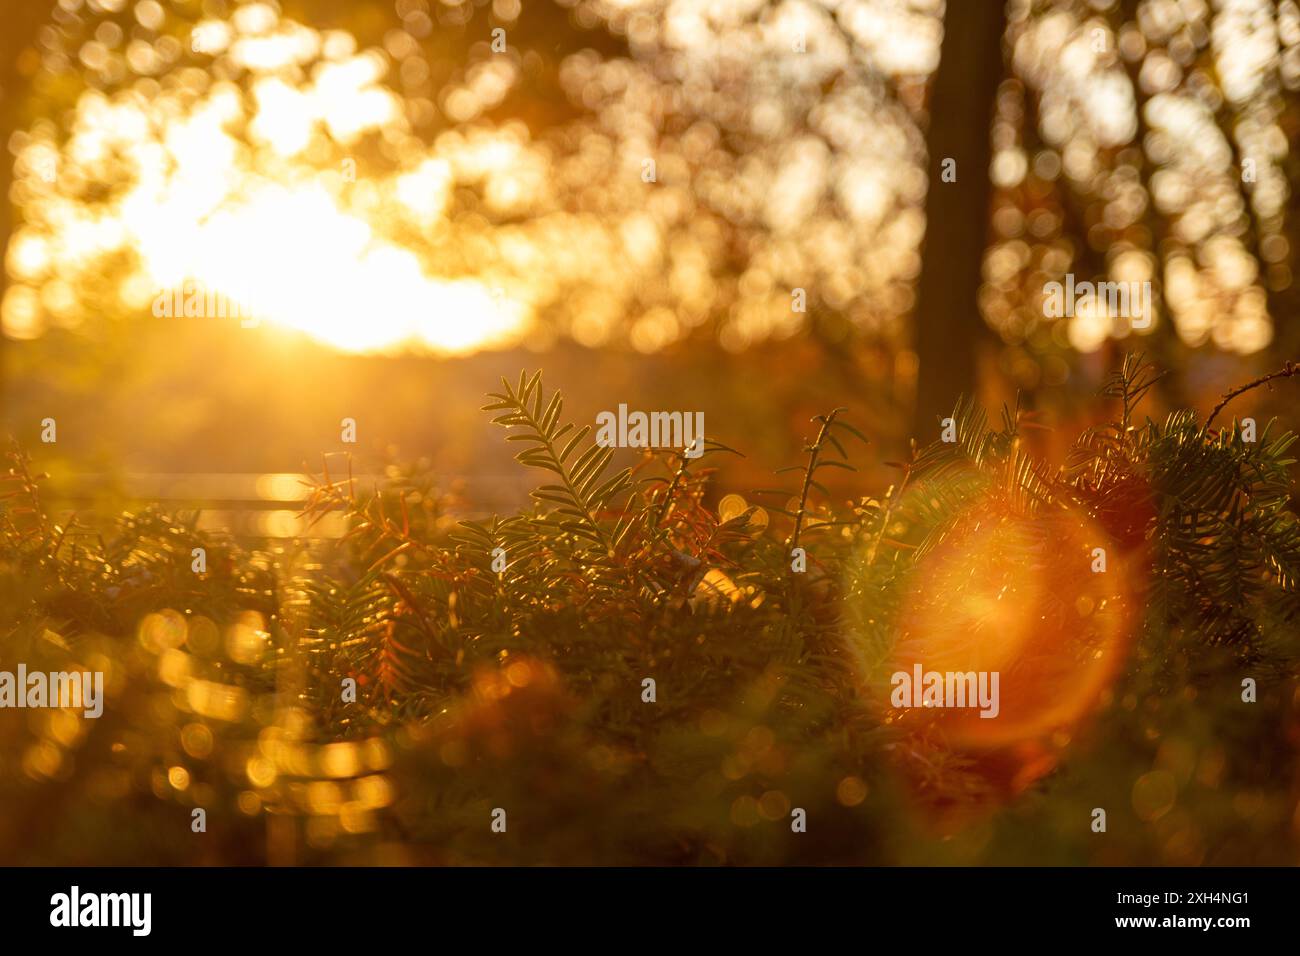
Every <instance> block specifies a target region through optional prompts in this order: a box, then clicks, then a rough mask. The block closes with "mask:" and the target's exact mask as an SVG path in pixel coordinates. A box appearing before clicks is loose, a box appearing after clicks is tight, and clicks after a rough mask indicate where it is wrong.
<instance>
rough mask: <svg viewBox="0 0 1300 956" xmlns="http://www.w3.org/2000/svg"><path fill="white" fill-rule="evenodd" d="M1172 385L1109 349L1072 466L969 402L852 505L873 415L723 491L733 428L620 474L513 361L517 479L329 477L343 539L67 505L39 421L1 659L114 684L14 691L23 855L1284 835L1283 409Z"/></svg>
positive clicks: (503, 401)
mask: <svg viewBox="0 0 1300 956" xmlns="http://www.w3.org/2000/svg"><path fill="white" fill-rule="evenodd" d="M1153 380H1154V376H1153V374H1152V372H1151V369H1150V368H1149V367H1148V366H1145V365H1143V364H1142V363H1141V362H1139V361H1137V360H1135V359H1130V360H1128V361H1126V362H1125V364H1124V366H1123V368H1122V369H1121V370H1120V371H1119V372H1118V373H1117V374H1116V376H1115V377H1114V379H1113V381H1112V382H1111V384H1110V385H1109V386H1108V388H1107V392H1106V395H1105V396H1104V397H1103V398H1104V400H1105V401H1106V402H1109V403H1114V404H1115V405H1116V406H1117V409H1116V410H1117V414H1116V417H1115V420H1114V421H1113V422H1112V423H1111V424H1110V425H1107V426H1103V427H1100V428H1095V429H1092V430H1091V431H1089V432H1087V433H1085V434H1084V435H1082V436H1081V437H1080V438H1079V439H1078V441H1077V442H1076V443H1075V445H1074V453H1073V455H1072V456H1071V458H1070V460H1069V461H1068V462H1066V463H1063V464H1061V465H1058V466H1052V465H1050V464H1049V463H1048V462H1046V461H1043V460H1040V459H1038V458H1037V457H1035V456H1034V455H1032V454H1031V453H1030V452H1029V451H1028V450H1027V447H1026V441H1025V437H1024V436H1025V434H1026V432H1027V431H1028V430H1032V429H1035V428H1041V425H1038V424H1037V423H1036V422H1035V421H1034V418H1033V416H1032V415H1029V414H1026V413H1024V412H1021V411H1019V410H1012V409H1004V412H1003V416H1002V422H1001V424H1000V427H997V428H993V427H990V426H989V425H988V424H987V422H986V418H985V415H984V413H983V411H982V410H980V409H979V408H977V407H975V406H974V405H972V404H969V403H963V404H961V405H960V406H959V407H958V409H957V410H956V412H955V413H954V415H953V417H952V420H951V422H950V423H949V424H950V426H951V432H950V435H949V437H951V438H952V439H953V440H952V441H942V440H941V441H938V442H936V443H934V444H932V445H929V446H928V447H925V448H916V447H914V448H913V453H912V455H911V456H910V457H909V458H908V460H906V461H905V462H901V463H897V465H896V467H897V468H898V469H899V472H900V478H899V480H898V482H897V483H896V484H895V486H894V487H892V488H890V489H888V491H887V492H885V493H884V494H883V495H879V496H878V497H863V498H860V499H858V500H856V501H855V502H850V503H849V505H848V506H847V507H839V506H836V505H835V504H834V502H832V501H830V500H829V498H828V496H827V495H826V494H824V493H823V482H822V480H821V479H822V478H823V477H825V476H826V475H827V474H828V473H830V472H835V471H843V470H844V469H846V468H847V469H852V468H853V465H852V464H851V462H850V450H851V449H853V448H854V445H855V444H858V445H860V444H861V442H862V441H864V440H865V439H864V436H862V435H860V434H859V433H858V432H857V431H856V429H854V428H853V427H852V426H851V425H849V424H848V423H847V422H846V421H844V420H843V419H842V417H841V413H840V412H838V411H837V412H835V413H832V414H827V415H824V416H819V417H818V418H817V419H816V420H815V421H814V425H815V426H816V431H815V433H814V435H813V436H812V437H811V438H810V441H809V443H808V445H807V446H806V447H805V457H804V460H803V462H802V463H801V464H800V465H799V466H798V467H797V468H795V470H794V473H793V475H792V477H790V478H789V479H788V483H789V486H788V487H782V488H779V489H771V490H770V491H769V492H768V493H766V495H765V494H764V493H755V495H754V497H762V498H764V500H767V497H771V498H772V499H773V500H774V502H775V503H773V504H771V505H770V506H760V505H756V504H752V503H750V502H749V501H748V500H746V499H745V498H742V497H741V496H739V495H736V494H729V495H726V496H725V497H723V498H722V499H721V500H720V501H719V502H718V505H717V508H716V509H714V508H710V507H706V505H705V503H704V499H705V491H706V488H707V486H708V484H709V482H710V479H711V474H712V471H713V469H712V463H713V462H714V461H715V460H717V457H718V456H719V455H729V454H731V453H732V452H731V450H730V449H728V448H726V447H725V446H721V445H719V444H717V443H710V444H709V447H708V450H707V452H706V454H705V456H704V457H703V458H702V459H701V460H692V459H689V458H687V457H686V456H685V455H684V454H683V453H682V452H680V451H677V452H674V451H671V450H667V451H665V450H659V451H649V452H647V453H646V454H645V456H644V458H643V459H642V460H641V461H639V462H638V463H637V464H636V465H635V466H634V467H632V468H630V469H627V470H621V471H617V472H614V473H612V474H611V473H609V470H608V468H607V465H608V462H609V457H610V455H609V450H608V449H604V448H602V447H601V446H599V445H597V444H594V443H593V442H591V441H590V436H589V430H588V429H587V428H578V427H576V426H575V425H574V424H572V423H569V422H566V421H565V420H564V418H563V412H564V408H563V401H562V399H561V396H560V394H559V392H555V391H553V392H550V393H548V392H547V391H546V390H545V388H544V386H543V383H542V381H541V375H540V373H538V374H536V375H533V376H531V377H530V376H526V375H521V376H520V378H519V380H518V381H517V382H510V381H504V380H503V383H502V389H501V391H499V392H497V393H496V394H494V395H493V396H491V401H490V403H489V404H488V406H487V410H489V411H490V412H491V413H492V414H493V415H494V418H495V421H496V422H497V423H498V424H499V425H501V426H503V427H505V428H506V429H507V431H508V432H509V435H508V439H509V440H510V441H512V442H513V443H518V445H519V446H522V448H523V450H522V451H520V452H519V453H518V455H517V458H518V460H519V461H520V462H521V463H522V464H523V465H525V466H529V467H532V468H535V469H538V470H539V471H542V472H545V478H544V481H545V482H546V483H545V484H543V485H541V486H540V487H539V488H538V489H537V491H536V492H535V493H534V498H535V499H536V500H535V504H534V506H533V507H531V508H529V509H526V510H524V511H523V512H521V513H519V514H515V515H511V516H507V517H497V518H493V519H490V520H484V521H459V522H458V521H456V520H455V519H454V518H453V517H451V516H450V515H449V512H448V501H447V499H446V496H445V495H444V494H443V493H442V492H441V491H440V490H439V489H438V488H437V487H436V486H435V485H434V484H433V483H432V482H431V481H430V480H429V479H428V477H427V476H426V475H424V474H422V473H421V472H420V471H419V470H396V471H394V472H392V473H390V477H389V479H388V481H387V483H386V485H385V486H383V487H378V488H374V489H373V490H370V491H367V490H365V489H363V488H359V487H358V485H359V482H358V481H357V480H355V479H353V478H352V477H350V476H339V475H337V474H336V475H330V474H328V473H326V474H325V475H323V476H322V478H321V480H320V481H319V483H318V484H317V486H316V487H315V489H314V492H313V495H312V499H311V503H310V505H309V508H308V514H309V515H310V516H313V517H317V518H319V517H321V516H323V515H325V514H327V513H333V512H337V511H342V512H344V513H346V515H347V516H348V519H349V522H350V532H349V534H348V537H347V538H346V539H345V540H343V541H342V542H335V543H333V544H330V545H320V544H314V545H310V546H309V545H308V544H305V543H304V544H303V545H302V546H297V547H292V548H282V549H280V550H278V551H268V552H259V551H249V550H246V549H244V548H243V547H241V546H239V545H238V544H237V543H236V542H232V541H229V540H223V539H221V538H216V537H212V536H208V535H203V534H199V533H197V532H196V531H195V530H193V528H192V527H190V526H187V525H185V524H183V523H180V522H177V521H175V520H172V519H170V518H168V517H166V516H164V515H161V514H158V513H155V512H153V511H146V512H143V513H140V514H136V515H125V516H123V517H122V518H121V519H120V521H119V523H118V526H117V529H116V531H115V532H114V533H113V534H112V535H111V536H108V537H103V536H100V535H98V534H87V533H84V532H83V531H82V530H81V529H80V528H79V526H78V525H77V524H76V523H71V524H67V525H64V526H59V525H56V524H55V523H54V522H52V521H51V519H50V518H49V517H48V516H47V514H46V512H45V509H44V507H43V506H42V504H41V500H40V493H39V480H38V478H37V476H34V475H33V474H32V473H31V471H30V469H29V466H28V463H27V459H26V458H24V457H23V456H22V455H21V454H19V453H18V452H17V451H15V452H13V454H12V455H11V468H10V470H9V472H8V477H7V480H6V482H5V489H4V492H3V498H0V502H2V503H3V511H0V664H2V665H3V666H4V667H5V668H7V669H13V668H14V667H15V666H16V664H17V663H18V662H20V661H21V662H25V663H26V664H27V666H28V668H29V669H37V668H43V669H74V668H86V669H93V670H102V671H104V672H105V675H106V677H105V682H106V687H107V701H106V706H105V710H104V716H103V717H102V718H100V719H98V720H87V719H83V718H82V717H81V715H80V713H79V712H75V711H72V710H67V709H65V710H25V711H6V712H3V713H0V803H2V804H3V806H4V808H5V813H4V814H3V816H2V817H0V845H2V846H4V847H5V850H4V860H5V862H8V863H54V862H63V863H128V862H129V863H242V862H252V863H451V864H464V863H542V862H545V863H562V864H580V863H623V864H645V863H731V864H775V863H805V864H824V863H935V862H947V863H976V862H979V863H1010V862H1020V863H1024V862H1035V863H1098V864H1100V863H1107V864H1135V863H1150V862H1155V861H1159V862H1167V863H1192V864H1197V863H1207V864H1209V863H1294V862H1295V858H1296V833H1297V828H1296V810H1297V807H1296V786H1297V782H1296V779H1295V777H1294V773H1293V768H1294V766H1295V747H1296V741H1297V739H1300V736H1298V735H1300V716H1298V713H1297V710H1298V700H1297V686H1298V685H1297V680H1296V678H1297V653H1298V652H1300V646H1298V645H1297V640H1296V634H1297V630H1296V617H1297V611H1298V610H1300V596H1298V595H1297V587H1296V573H1297V569H1298V568H1300V525H1297V520H1296V516H1295V509H1294V501H1293V498H1292V496H1291V493H1290V482H1289V479H1288V476H1287V469H1288V467H1289V466H1290V464H1291V460H1290V459H1289V458H1288V457H1287V455H1288V449H1289V447H1290V446H1291V444H1292V441H1293V437H1294V436H1293V435H1292V434H1291V433H1289V432H1288V433H1285V434H1279V433H1277V432H1276V431H1275V429H1274V428H1273V427H1272V426H1269V427H1267V428H1264V429H1262V430H1261V431H1260V433H1259V434H1258V436H1255V437H1256V440H1254V441H1250V440H1247V439H1248V438H1249V437H1250V436H1249V435H1248V433H1246V432H1244V431H1243V426H1242V424H1240V423H1236V422H1234V423H1233V424H1232V425H1231V426H1230V427H1226V428H1221V429H1217V430H1216V429H1213V428H1210V427H1209V426H1208V425H1202V424H1199V423H1198V422H1197V421H1196V420H1195V419H1194V418H1193V417H1192V416H1191V415H1190V414H1188V413H1184V412H1178V413H1175V414H1173V415H1170V416H1169V417H1168V418H1167V419H1166V420H1165V421H1164V422H1161V423H1157V422H1153V421H1151V420H1149V419H1148V420H1144V421H1141V422H1139V420H1138V413H1137V408H1138V405H1139V403H1140V402H1141V400H1142V398H1143V395H1144V394H1145V392H1146V391H1147V389H1149V388H1150V386H1151V385H1152V383H1153ZM470 491H471V492H472V488H471V489H470ZM196 548H203V549H205V552H204V553H205V557H206V567H205V568H204V569H203V570H201V571H196V570H195V560H196V558H195V552H194V549H196ZM795 548H801V549H804V551H805V552H806V559H807V565H806V570H805V571H803V572H801V573H800V572H797V571H795V570H793V568H794V567H795V565H796V561H797V557H796V556H797V554H798V552H794V550H793V549H795ZM1096 549H1102V551H1103V552H1104V555H1105V560H1106V562H1107V564H1106V567H1105V573H1096V568H1097V565H1096V561H1097V557H1096V555H1097V551H1096ZM494 561H495V566H494ZM911 661H928V662H929V663H930V665H931V666H932V667H942V666H943V665H944V664H948V663H951V664H957V665H959V666H958V667H957V669H967V668H971V669H994V670H1000V672H1001V674H1002V678H1003V682H1002V687H1003V693H1002V713H1001V715H1000V717H999V719H997V720H992V721H983V720H981V719H979V718H978V717H977V716H975V715H974V714H973V713H970V712H958V711H956V710H949V711H943V710H926V709H906V708H898V707H895V706H893V704H892V702H891V700H890V691H889V678H890V674H891V673H892V672H894V671H895V670H897V669H905V668H906V667H908V666H909V663H910V662H911ZM1246 677H1250V678H1252V679H1254V680H1256V681H1257V682H1258V688H1259V690H1258V693H1259V700H1258V702H1257V703H1244V702H1243V700H1242V690H1241V688H1242V680H1243V679H1244V678H1246ZM646 678H652V679H653V680H654V682H655V684H654V689H655V693H654V697H655V699H654V701H653V702H648V701H647V700H646V699H645V695H646V690H645V687H646V685H645V684H644V683H643V681H644V680H645V679H646ZM349 680H352V681H355V682H356V695H355V698H353V697H351V696H350V694H349V690H348V688H349V685H348V683H347V682H348V681H349ZM971 718H974V719H971ZM1280 771H1282V772H1280ZM194 807H202V808H204V809H205V811H206V814H207V829H206V832H203V833H196V832H192V830H191V809H192V808H194ZM1098 807H1100V808H1104V809H1106V810H1107V813H1108V830H1107V832H1106V833H1104V834H1102V833H1094V832H1092V830H1091V828H1090V824H1091V821H1092V817H1091V814H1092V811H1093V809H1094V808H1098ZM497 808H500V809H503V810H505V812H506V820H507V829H506V831H505V832H504V833H497V832H494V831H493V829H492V826H491V824H492V819H493V811H494V810H496V809H497ZM796 809H802V810H804V811H806V814H807V821H808V823H807V832H794V831H793V830H792V824H791V820H792V812H793V811H795V810H796Z"/></svg>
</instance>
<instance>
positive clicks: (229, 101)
mask: <svg viewBox="0 0 1300 956" xmlns="http://www.w3.org/2000/svg"><path fill="white" fill-rule="evenodd" d="M259 10H263V8H262V7H261V6H260V5H251V6H246V7H243V8H241V14H242V15H241V16H239V17H236V18H235V19H234V21H233V24H232V25H229V26H227V25H223V26H225V30H224V32H222V31H217V30H215V29H214V28H213V26H212V24H210V23H205V24H203V25H201V28H200V29H198V30H196V31H195V34H194V38H193V42H194V48H195V50H196V51H207V52H212V53H219V54H221V55H222V57H223V62H226V63H227V64H228V66H229V67H230V69H228V70H227V71H226V73H227V75H229V74H230V73H232V72H233V71H234V69H235V68H238V69H239V70H242V71H244V73H243V77H244V79H243V82H242V83H240V82H235V81H233V80H229V79H220V80H215V81H214V80H212V79H211V78H210V77H208V76H206V75H204V74H202V73H200V72H199V71H193V70H184V71H179V72H178V73H176V74H174V75H172V76H171V77H169V78H168V79H169V83H168V86H167V87H166V88H164V89H159V88H158V84H156V83H154V84H153V85H152V86H149V85H147V84H137V85H136V87H135V88H133V89H131V90H128V91H125V92H122V93H118V94H116V95H113V96H111V97H110V96H108V95H106V94H104V93H101V92H97V91H91V92H87V93H85V94H84V95H83V96H82V97H81V98H80V100H79V101H78V103H77V107H76V113H75V119H74V121H73V123H72V125H71V128H70V130H69V136H68V139H67V142H66V143H63V144H61V146H60V145H59V144H57V143H56V142H55V141H54V140H53V137H52V136H49V135H41V134H42V133H46V134H48V133H49V131H41V130H37V131H34V133H35V134H36V135H33V136H32V137H31V138H30V139H29V141H28V142H27V144H26V147H25V148H24V149H23V150H21V152H20V155H19V172H20V173H21V172H25V173H27V176H26V177H25V181H24V188H25V189H27V190H29V191H30V192H34V193H36V194H37V195H36V196H34V197H31V198H35V199H36V202H35V203H33V204H32V205H33V206H34V207H35V213H36V214H35V215H32V216H29V217H28V219H29V222H28V224H27V225H26V226H25V227H24V228H23V229H22V230H21V231H20V232H19V233H18V234H17V235H16V236H15V239H14V244H13V250H12V251H11V254H10V257H9V262H8V266H9V269H10V271H11V273H13V274H14V276H15V278H16V279H17V280H19V283H20V284H19V285H18V286H16V289H15V292H14V294H12V295H11V296H10V297H9V298H7V300H6V303H5V309H4V319H5V328H6V331H7V332H8V333H9V334H11V335H15V336H18V337H25V336H26V335H30V334H35V333H36V332H37V331H38V330H37V328H36V322H35V318H34V315H35V312H36V310H37V309H38V308H43V309H46V310H49V308H50V306H51V304H52V303H53V304H55V305H57V304H58V301H59V296H58V295H55V294H52V293H51V292H50V288H51V286H52V285H59V284H60V283H61V284H62V285H61V287H63V288H65V289H68V290H69V291H70V284H71V283H76V282H80V281H93V276H94V275H95V274H101V275H102V274H103V273H104V272H106V271H107V269H108V267H106V263H108V262H110V261H111V262H112V263H113V265H112V267H111V268H113V269H114V270H116V271H117V273H118V277H119V279H120V284H121V296H122V299H123V300H124V301H123V305H124V306H125V311H126V312H127V313H128V314H136V315H138V314H140V313H141V312H142V311H144V310H147V309H148V307H149V304H150V303H151V302H154V303H156V302H158V301H159V299H160V297H161V296H164V295H168V296H174V297H175V299H174V300H175V301H176V302H177V303H178V304H179V303H183V302H189V303H191V304H192V303H194V302H196V301H202V300H203V299H204V297H205V296H206V297H207V298H208V299H209V300H210V299H211V298H212V297H213V296H217V297H221V298H223V299H229V300H231V301H237V302H239V303H241V305H242V306H246V307H247V308H248V309H249V310H250V311H251V313H252V315H253V316H254V317H255V321H251V322H248V323H245V324H246V325H247V326H259V325H261V324H262V323H269V324H271V325H274V326H279V327H281V328H286V329H294V330H298V331H301V332H304V333H306V334H307V335H309V336H311V337H312V338H315V339H317V340H319V341H321V342H324V343H326V344H328V345H331V346H334V347H336V348H339V349H343V350H346V351H355V352H369V351H391V350H394V349H399V348H415V349H427V350H431V351H435V352H441V353H461V352H468V351H473V350H475V349H479V348H483V347H487V346H492V345H505V344H509V343H510V342H511V341H513V340H516V339H517V338H518V337H519V336H520V335H521V334H523V333H524V332H525V331H526V330H527V328H528V326H529V322H530V319H531V316H532V307H531V306H530V304H529V302H528V301H527V296H526V290H524V289H523V288H522V287H521V286H520V284H519V283H517V282H511V281H510V280H509V277H507V276H485V275H483V274H481V273H480V274H474V275H465V274H459V275H458V274H451V275H438V274H435V272H434V271H433V270H434V269H435V268H436V267H437V266H438V265H439V264H440V263H439V262H438V258H437V257H436V256H434V255H431V254H430V250H429V248H428V247H427V245H425V244H424V243H423V242H422V237H427V236H428V235H429V234H431V233H436V232H437V231H438V230H439V228H441V227H443V226H444V225H445V222H444V220H443V216H444V213H445V209H446V202H447V198H448V196H449V194H450V191H451V190H452V189H453V188H454V186H455V176H456V175H458V174H459V175H461V176H462V177H465V176H468V177H473V176H475V175H477V176H479V177H482V176H483V175H485V174H486V173H491V172H498V173H500V172H502V171H500V170H495V168H493V169H488V168H487V162H486V158H488V157H495V158H496V159H500V157H502V156H506V157H509V156H511V155H515V154H514V153H512V151H511V150H510V149H509V144H508V143H500V144H498V145H499V146H500V147H501V148H499V149H495V150H494V149H492V148H491V144H488V143H479V144H475V146H474V148H475V149H476V150H478V151H479V152H481V153H483V156H484V157H485V159H484V160H482V161H480V162H478V163H475V162H473V157H472V156H471V157H470V159H469V161H467V162H462V163H461V164H460V167H461V168H459V169H457V168H453V165H452V164H451V163H449V162H447V161H445V160H443V159H438V158H432V157H430V156H429V155H428V147H425V146H423V144H420V143H419V142H418V140H415V139H414V137H411V136H409V135H408V133H409V131H407V130H406V127H405V120H404V118H403V112H402V105H401V102H400V100H399V99H398V97H397V96H396V95H395V94H394V93H393V92H392V91H391V90H390V89H389V88H387V87H386V86H384V85H382V82H381V80H382V77H383V75H384V73H385V70H386V64H385V62H384V59H383V55H382V54H380V53H377V52H374V51H367V52H362V53H354V52H353V50H354V49H355V44H354V43H345V42H339V38H338V37H337V36H332V37H326V38H325V39H324V40H322V38H321V36H320V35H318V34H316V33H315V31H311V30H309V29H308V28H306V27H302V26H300V25H298V24H293V23H290V22H287V21H286V22H280V21H278V20H276V19H275V17H274V15H273V14H272V13H271V12H270V9H269V8H264V12H265V15H260V16H254V15H253V13H256V12H258V11H259ZM249 11H253V13H250V12H249ZM322 56H323V57H324V58H323V59H322V58H321V57H322ZM304 73H305V74H306V76H307V77H308V78H307V79H305V80H304V79H301V77H302V75H303V74H304ZM295 78H297V80H296V79H295ZM368 134H370V135H374V136H378V137H380V138H381V139H382V140H385V141H389V142H400V143H401V146H402V148H401V149H400V150H390V152H393V153H395V154H396V156H397V161H396V162H392V163H390V164H389V165H388V166H387V167H385V168H384V169H383V170H382V171H381V172H374V171H370V170H367V171H365V172H364V174H359V173H358V169H357V160H356V159H355V158H354V157H353V156H352V155H351V151H352V149H353V148H359V142H360V140H361V138H362V137H363V136H366V135H368ZM476 166H477V167H482V168H474V167H476ZM516 172H517V171H516ZM499 178H500V177H499ZM504 178H511V177H504ZM504 178H503V179H502V182H504ZM517 178H518V177H517V176H515V177H514V178H513V179H511V181H512V182H513V181H515V180H516V179H517ZM110 184H111V185H110ZM90 186H98V187H99V188H104V187H107V191H108V198H107V199H106V200H105V201H103V202H99V203H95V204H91V203H87V202H86V201H85V200H84V193H83V195H78V194H77V193H78V192H80V191H82V190H84V189H85V188H87V187H90ZM496 188H497V189H498V191H499V190H500V189H501V188H502V184H501V183H498V184H497V185H496ZM507 191H508V190H507ZM30 192H29V194H30ZM123 252H126V253H127V254H128V258H129V259H130V261H131V264H132V266H133V271H132V272H130V273H129V274H127V275H120V262H121V253H123ZM22 283H30V284H31V287H36V286H41V285H44V291H43V294H41V295H40V296H39V297H37V296H34V295H32V294H31V292H32V291H33V290H32V288H31V287H26V288H25V287H24V286H23V285H22ZM56 291H57V290H56ZM69 311H71V310H69ZM154 314H155V315H159V314H162V311H160V310H157V309H155V310H154ZM165 314H166V315H167V316H169V317H174V316H177V315H179V316H181V317H188V316H194V315H203V314H204V313H203V311H202V310H201V309H200V310H198V311H196V310H194V309H193V308H178V309H177V310H175V311H173V310H172V309H170V308H168V309H166V310H165ZM222 317H225V316H224V313H223V315H222Z"/></svg>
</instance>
